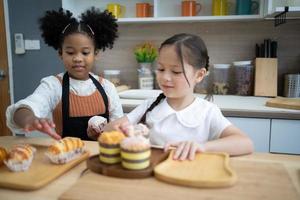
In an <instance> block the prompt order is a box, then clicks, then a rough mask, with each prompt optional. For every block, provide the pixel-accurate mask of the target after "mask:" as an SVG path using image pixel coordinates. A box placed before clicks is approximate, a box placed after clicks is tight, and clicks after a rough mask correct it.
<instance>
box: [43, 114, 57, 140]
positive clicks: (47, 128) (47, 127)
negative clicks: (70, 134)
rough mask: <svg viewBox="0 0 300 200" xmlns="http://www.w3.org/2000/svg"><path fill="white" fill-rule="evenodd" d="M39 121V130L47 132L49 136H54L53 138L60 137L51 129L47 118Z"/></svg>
mask: <svg viewBox="0 0 300 200" xmlns="http://www.w3.org/2000/svg"><path fill="white" fill-rule="evenodd" d="M40 122H41V125H42V127H41V129H39V130H40V131H42V132H44V133H46V134H48V135H49V136H50V137H52V138H54V139H56V140H59V139H61V136H60V135H58V134H57V133H56V132H55V131H54V130H53V128H52V125H51V124H49V122H48V120H45V119H41V120H40Z"/></svg>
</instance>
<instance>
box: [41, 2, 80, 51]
mask: <svg viewBox="0 0 300 200" xmlns="http://www.w3.org/2000/svg"><path fill="white" fill-rule="evenodd" d="M72 15H73V14H72V13H71V12H70V11H68V10H66V11H64V10H63V9H62V8H60V9H59V11H54V10H52V11H46V14H45V16H44V17H42V18H40V19H39V24H40V26H39V28H40V30H41V31H42V37H43V38H44V41H45V43H46V44H47V45H49V46H52V47H53V48H54V49H56V50H57V49H59V48H60V43H61V35H62V32H63V30H64V29H65V28H66V27H67V26H68V24H71V23H76V19H75V18H74V17H72Z"/></svg>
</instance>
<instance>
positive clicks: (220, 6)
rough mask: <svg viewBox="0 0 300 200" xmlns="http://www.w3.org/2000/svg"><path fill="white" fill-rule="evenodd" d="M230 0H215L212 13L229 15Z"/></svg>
mask: <svg viewBox="0 0 300 200" xmlns="http://www.w3.org/2000/svg"><path fill="white" fill-rule="evenodd" d="M228 5H229V3H228V1H227V0H213V2H212V15H215V16H219V15H228Z"/></svg>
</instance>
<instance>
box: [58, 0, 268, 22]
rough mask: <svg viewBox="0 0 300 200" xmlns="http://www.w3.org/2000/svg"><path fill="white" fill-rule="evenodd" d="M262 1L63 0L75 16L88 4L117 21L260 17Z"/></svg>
mask: <svg viewBox="0 0 300 200" xmlns="http://www.w3.org/2000/svg"><path fill="white" fill-rule="evenodd" d="M245 2H246V3H245ZM264 4H265V1H264V0H252V1H251V0H249V1H248V0H195V1H187V0H84V1H83V0H62V6H63V8H64V9H68V10H70V11H71V12H73V13H74V14H75V15H76V16H78V15H79V14H80V13H82V12H84V11H85V10H86V9H87V8H90V7H91V6H94V7H96V8H100V9H101V10H104V9H110V10H112V11H113V12H115V14H116V15H118V22H119V23H139V22H140V23H148V22H149V23H153V22H193V21H222V20H226V21H228V20H255V19H263V16H264V9H263V7H264V6H265V5H264ZM137 7H138V12H137ZM220 14H222V15H220ZM137 15H140V16H146V17H138V16H137ZM183 15H192V16H183Z"/></svg>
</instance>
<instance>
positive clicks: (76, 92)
mask: <svg viewBox="0 0 300 200" xmlns="http://www.w3.org/2000/svg"><path fill="white" fill-rule="evenodd" d="M39 24H40V30H41V32H42V37H43V38H44V41H45V43H46V44H48V45H49V46H51V47H53V48H54V49H55V50H57V51H58V55H59V57H60V59H61V60H62V62H63V64H64V68H65V72H63V73H60V74H57V75H53V76H48V77H45V78H43V79H42V80H41V83H40V85H39V86H38V87H37V89H36V90H35V91H34V92H33V94H31V95H30V96H28V97H27V98H25V99H22V100H20V101H18V102H17V103H15V104H13V105H11V106H9V107H8V109H7V111H6V115H7V125H8V127H9V128H10V129H11V130H12V131H13V132H15V131H17V130H18V129H19V130H24V131H26V132H29V131H33V130H37V131H40V132H43V133H46V134H48V135H49V136H51V137H53V138H55V139H60V138H61V137H66V136H72V137H79V138H81V139H83V140H91V139H95V138H97V135H91V134H88V133H87V132H88V131H87V127H88V120H89V119H90V118H91V117H92V116H96V115H99V116H102V117H104V118H106V120H107V121H111V120H114V119H116V118H119V117H122V116H123V110H122V106H121V103H120V99H119V97H118V94H117V91H116V88H115V87H114V85H113V84H112V83H111V82H109V81H108V80H106V79H103V78H101V77H99V76H97V75H96V74H93V73H92V72H91V70H92V68H93V66H94V62H95V60H96V56H97V55H98V54H99V52H100V51H101V50H102V51H105V49H106V48H110V49H111V48H112V47H113V44H114V41H115V39H116V38H117V37H118V35H117V31H118V25H117V23H116V19H115V18H114V17H113V16H112V14H111V13H109V12H108V11H106V10H105V11H104V12H101V11H100V10H98V9H95V8H91V9H89V10H87V11H86V12H84V13H82V14H81V16H80V18H79V19H76V18H75V17H73V14H72V13H71V12H70V11H68V10H63V9H59V10H58V11H54V10H51V11H47V12H46V13H45V15H44V16H43V17H42V18H40V19H39ZM50 113H51V114H52V118H53V120H51V119H48V118H47V116H49V114H50Z"/></svg>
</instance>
